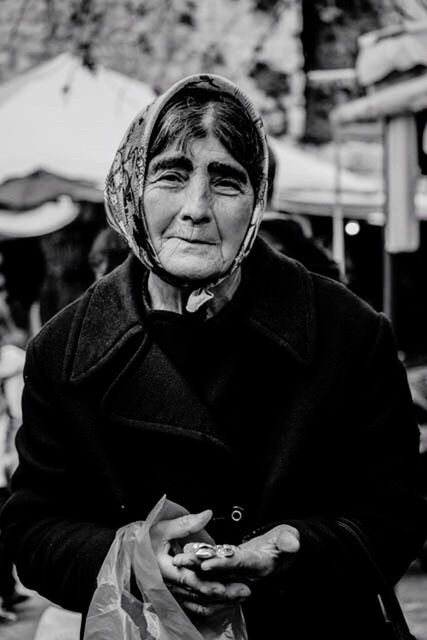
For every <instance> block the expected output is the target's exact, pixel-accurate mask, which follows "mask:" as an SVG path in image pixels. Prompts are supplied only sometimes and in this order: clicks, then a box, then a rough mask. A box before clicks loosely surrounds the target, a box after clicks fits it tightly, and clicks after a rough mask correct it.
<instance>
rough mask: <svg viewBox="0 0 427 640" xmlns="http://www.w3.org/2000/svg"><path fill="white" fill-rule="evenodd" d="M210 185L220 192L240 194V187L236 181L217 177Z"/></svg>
mask: <svg viewBox="0 0 427 640" xmlns="http://www.w3.org/2000/svg"><path fill="white" fill-rule="evenodd" d="M212 184H213V185H214V187H216V188H217V189H218V190H220V191H222V192H233V193H235V192H239V193H241V192H242V186H241V184H240V182H239V181H238V180H235V179H234V178H227V177H222V176H218V177H216V178H214V179H213V180H212Z"/></svg>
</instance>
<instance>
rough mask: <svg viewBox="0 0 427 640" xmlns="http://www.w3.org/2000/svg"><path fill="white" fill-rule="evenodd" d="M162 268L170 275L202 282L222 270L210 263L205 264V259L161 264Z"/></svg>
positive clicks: (188, 280) (210, 278)
mask: <svg viewBox="0 0 427 640" xmlns="http://www.w3.org/2000/svg"><path fill="white" fill-rule="evenodd" d="M163 268H164V269H165V271H167V272H168V273H169V274H170V275H171V276H174V277H175V278H181V279H182V280H185V281H187V282H194V283H195V284H197V283H199V282H200V283H202V282H206V281H209V280H215V279H216V278H218V277H219V276H220V275H221V272H222V270H221V269H219V268H218V267H216V266H214V265H212V266H210V265H207V264H206V261H202V262H201V261H198V260H192V261H188V262H186V264H182V263H180V264H173V263H172V262H171V263H169V264H163Z"/></svg>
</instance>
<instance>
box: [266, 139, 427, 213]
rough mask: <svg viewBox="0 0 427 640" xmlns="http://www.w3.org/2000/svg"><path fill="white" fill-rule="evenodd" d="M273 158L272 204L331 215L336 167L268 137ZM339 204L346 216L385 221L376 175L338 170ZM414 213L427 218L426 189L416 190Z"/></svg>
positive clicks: (288, 210)
mask: <svg viewBox="0 0 427 640" xmlns="http://www.w3.org/2000/svg"><path fill="white" fill-rule="evenodd" d="M269 142H270V145H271V148H272V149H273V152H274V154H275V157H276V161H277V173H276V180H275V191H274V194H273V207H274V208H276V209H279V210H283V211H286V212H288V213H294V214H301V215H303V214H306V215H320V216H331V215H332V214H333V211H334V207H335V205H336V188H337V167H336V165H335V164H334V163H333V162H331V161H329V160H327V159H325V158H322V157H320V156H316V155H315V154H312V153H309V152H308V151H304V150H302V149H300V148H298V147H296V146H294V145H292V144H290V143H286V142H283V141H280V140H276V139H274V138H270V139H269ZM339 188H340V206H341V207H342V210H343V215H344V216H345V217H346V218H354V219H359V220H366V221H367V222H369V223H372V224H375V225H378V224H383V223H384V221H385V215H384V191H383V185H382V179H381V177H380V176H375V177H372V178H370V177H367V176H366V175H362V174H358V173H356V172H354V171H349V170H346V169H341V170H340V176H339ZM415 206H416V211H417V217H418V218H419V219H424V220H426V219H427V193H425V192H424V191H422V190H419V192H418V193H417V194H416V199H415Z"/></svg>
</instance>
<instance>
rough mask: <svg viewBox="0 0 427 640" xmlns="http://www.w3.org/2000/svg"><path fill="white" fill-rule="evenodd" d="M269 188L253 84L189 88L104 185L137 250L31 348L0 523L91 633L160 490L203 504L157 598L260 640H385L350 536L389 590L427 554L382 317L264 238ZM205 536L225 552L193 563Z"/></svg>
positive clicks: (208, 80)
mask: <svg viewBox="0 0 427 640" xmlns="http://www.w3.org/2000/svg"><path fill="white" fill-rule="evenodd" d="M267 171H268V151H267V145H266V140H265V135H264V131H263V125H262V121H261V119H260V117H259V115H258V114H257V113H256V111H255V110H254V108H253V106H252V104H251V102H250V100H249V99H248V98H247V97H246V96H245V95H244V94H243V93H242V92H241V91H240V90H239V89H238V87H236V86H235V85H234V84H232V83H231V82H229V81H227V80H226V79H224V78H220V77H218V76H211V75H200V76H199V75H196V76H192V77H190V78H186V79H184V80H182V81H180V82H178V83H177V84H176V85H174V86H173V87H172V88H171V89H170V90H169V91H168V92H166V93H165V94H163V95H162V96H160V97H159V98H157V100H156V101H155V102H154V103H153V104H152V105H151V106H150V107H148V109H147V110H144V111H143V112H141V113H140V114H138V116H137V117H136V118H135V120H134V121H133V122H132V123H131V125H130V127H129V129H128V131H127V133H126V134H125V137H124V139H123V141H122V143H121V145H120V147H119V149H118V151H117V154H116V156H115V159H114V162H113V165H112V168H111V171H110V173H109V176H108V180H107V187H106V205H107V212H108V217H109V221H110V223H111V225H112V226H113V227H114V229H116V230H117V231H118V232H119V233H121V234H122V235H123V236H124V237H125V238H126V241H127V243H128V244H129V246H130V247H131V249H132V253H131V254H130V256H129V257H128V259H127V260H126V261H125V263H124V264H123V265H121V266H119V267H118V268H117V269H115V270H113V271H112V272H111V273H110V274H108V275H106V276H104V277H101V278H99V279H98V280H97V281H96V282H95V283H94V284H93V285H92V286H91V287H90V288H89V290H88V291H87V293H86V294H84V295H83V296H82V297H81V298H80V299H79V300H77V301H76V302H74V303H72V304H71V305H69V306H68V307H67V308H66V309H65V310H63V311H61V312H60V313H59V314H58V315H57V316H56V317H55V318H54V319H53V320H52V321H51V322H49V323H48V324H47V325H46V326H45V327H44V328H42V330H41V331H40V332H39V334H38V335H37V336H36V337H35V338H34V339H33V340H32V341H31V343H30V345H29V347H28V352H27V362H26V369H25V390H24V398H23V425H22V427H21V428H20V430H19V432H18V436H17V445H18V450H19V456H20V462H19V467H18V469H17V471H16V472H15V474H14V476H13V481H12V489H13V494H12V497H11V498H10V500H9V501H8V502H7V504H6V506H5V508H4V509H3V512H2V518H1V526H2V527H4V531H5V535H6V543H7V546H8V549H9V550H10V553H11V554H12V557H13V559H14V560H15V561H16V565H17V568H18V573H19V576H20V577H21V579H22V581H23V582H24V584H25V585H27V586H28V587H31V588H33V589H35V590H37V591H38V592H40V593H41V594H42V595H44V596H45V597H47V598H49V599H50V600H52V601H54V602H56V603H58V604H59V605H61V606H63V607H65V608H67V609H73V610H76V611H80V612H82V613H83V616H84V615H85V613H86V612H87V609H88V606H89V604H90V601H91V598H92V595H93V593H94V590H95V588H96V579H97V575H98V572H99V569H100V567H101V565H102V563H103V561H104V559H105V557H106V554H107V552H108V550H109V548H110V546H111V544H112V542H113V540H114V538H115V536H116V532H117V530H118V529H119V528H120V527H122V526H124V525H127V524H129V523H131V522H134V521H140V520H143V519H144V518H145V517H146V515H147V514H148V512H149V511H150V510H151V509H152V507H153V506H154V504H155V503H156V502H157V501H158V500H159V498H160V497H161V496H162V495H163V494H167V496H168V498H169V499H171V500H173V501H174V502H176V503H179V504H181V505H182V506H184V507H185V508H186V509H187V510H188V511H189V515H187V516H184V517H182V518H176V519H171V520H166V521H163V522H160V523H158V524H156V525H155V527H153V535H155V536H156V537H158V538H160V539H161V540H162V544H161V545H160V546H159V547H156V558H157V563H158V569H159V571H160V573H161V575H162V577H163V581H164V583H165V585H166V586H167V588H168V589H169V591H170V593H171V594H172V595H173V596H174V597H175V599H176V600H177V602H178V603H179V604H180V605H181V607H182V608H183V610H184V611H185V612H186V614H187V615H188V616H189V617H190V618H192V619H194V620H196V619H200V618H203V619H205V620H206V621H207V623H209V620H210V619H211V618H214V617H215V616H216V615H217V614H219V613H221V612H223V611H227V610H230V609H231V610H232V609H234V608H235V607H237V606H240V605H242V607H243V611H244V615H245V618H246V623H247V629H248V637H249V639H250V640H265V639H266V638H278V637H281V638H282V637H283V638H292V639H295V638H298V639H302V640H313V638H317V637H327V638H328V639H329V640H342V638H343V637H345V638H346V640H360V638H368V637H375V638H380V637H383V636H382V635H381V634H383V632H384V626H383V618H382V616H381V611H380V608H379V605H378V600H377V594H376V588H375V585H374V584H373V582H374V581H373V579H372V576H371V574H370V570H369V567H368V566H367V565H365V564H364V562H363V559H362V558H361V557H360V555H359V554H358V553H357V552H355V549H354V546H353V542H352V541H351V540H350V539H349V536H348V528H349V527H350V528H351V527H356V526H357V527H358V528H359V529H360V530H362V531H363V535H364V537H365V538H367V539H368V540H369V543H370V545H371V546H372V549H373V554H374V556H375V558H376V560H377V562H378V564H379V565H380V566H381V568H382V570H383V572H384V573H385V575H386V576H387V579H388V580H389V581H390V582H393V583H394V582H396V581H397V580H398V579H399V578H400V577H401V576H402V574H403V573H404V572H405V571H406V569H407V567H408V565H409V564H410V562H411V561H412V559H413V558H414V557H415V556H416V554H417V553H418V550H419V548H420V546H421V544H422V541H423V539H424V538H425V535H426V521H427V518H426V504H425V501H424V500H423V499H422V497H421V496H420V494H419V490H418V486H417V476H416V467H417V461H418V438H419V436H418V429H417V425H416V422H415V420H414V416H413V413H412V404H411V397H410V393H409V390H408V385H407V380H406V377H405V372H404V369H403V367H402V365H401V363H400V361H399V358H398V356H397V352H396V348H395V344H394V341H393V337H392V332H391V328H390V325H389V322H388V321H387V319H386V318H385V316H383V315H382V314H378V313H376V312H375V311H374V310H373V309H372V308H370V307H369V306H368V305H367V304H365V303H364V302H363V301H361V300H360V299H358V298H357V297H356V296H355V295H353V294H352V293H351V292H350V291H348V290H347V289H346V287H344V286H343V285H341V284H339V283H337V282H334V281H333V280H332V279H329V278H323V277H321V276H318V275H317V274H315V273H312V272H309V271H308V270H307V269H306V268H305V267H304V266H302V265H301V264H300V263H299V262H297V261H294V260H290V259H289V258H287V257H286V256H284V255H281V254H279V253H277V252H275V251H273V250H271V248H270V247H269V246H268V245H267V244H266V243H265V242H264V241H263V240H262V239H261V238H258V237H257V231H258V228H259V224H260V222H261V218H262V214H263V208H264V202H265V194H266V186H267ZM349 406H351V407H352V410H351V411H350V412H349V411H348V407H349ZM344 525H345V526H344ZM205 527H206V529H207V531H208V532H209V533H210V534H211V535H212V537H213V539H214V540H215V541H216V542H217V543H227V544H229V545H231V547H229V551H230V553H228V554H227V555H226V556H224V557H212V558H210V559H206V560H203V559H201V558H200V557H199V556H198V555H197V552H196V547H195V546H194V541H197V540H198V539H199V538H198V536H199V535H200V532H201V530H202V529H203V528H205ZM154 529H155V530H154ZM138 570H139V569H138ZM134 593H135V595H137V596H138V592H137V590H136V591H134ZM117 640H120V639H119V638H117Z"/></svg>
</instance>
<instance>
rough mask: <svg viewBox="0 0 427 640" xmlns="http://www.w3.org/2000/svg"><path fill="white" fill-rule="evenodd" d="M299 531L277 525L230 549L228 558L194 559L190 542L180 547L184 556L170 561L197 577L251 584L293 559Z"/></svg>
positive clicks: (177, 556) (195, 557)
mask: <svg viewBox="0 0 427 640" xmlns="http://www.w3.org/2000/svg"><path fill="white" fill-rule="evenodd" d="M299 546H300V544H299V532H298V531H297V529H295V528H294V527H291V526H289V525H286V524H282V525H278V526H277V527H274V529H271V530H270V531H268V532H267V533H264V534H263V535H261V536H257V537H256V538H252V540H248V542H244V543H243V544H241V545H240V546H239V547H233V549H234V555H232V556H231V557H213V558H209V559H207V560H202V559H200V558H198V557H197V556H196V554H195V549H194V546H193V544H192V543H188V544H186V545H185V547H184V553H181V554H178V555H176V556H175V557H174V558H173V564H174V565H175V566H176V567H177V568H181V569H182V568H187V569H190V568H191V569H193V570H194V571H197V572H198V575H203V574H204V575H206V576H209V575H215V577H216V578H217V579H218V577H221V579H224V581H226V582H227V580H228V579H232V580H242V581H243V582H245V581H246V580H247V581H249V582H253V581H256V580H260V579H261V578H265V577H267V576H269V575H271V574H273V573H275V572H276V571H277V570H279V569H280V568H281V567H282V566H284V565H285V564H286V563H289V562H290V561H291V560H293V559H294V558H295V557H296V556H295V554H296V553H297V551H298V550H299Z"/></svg>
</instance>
